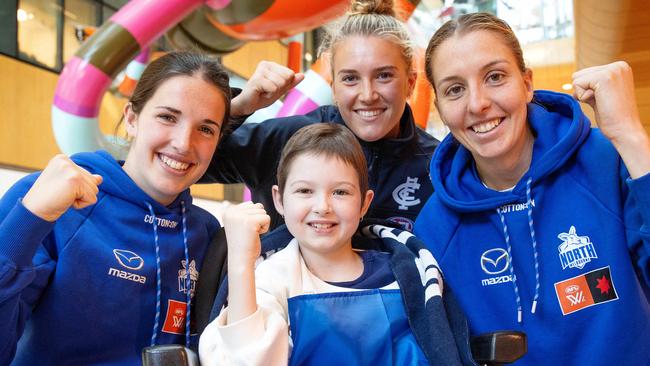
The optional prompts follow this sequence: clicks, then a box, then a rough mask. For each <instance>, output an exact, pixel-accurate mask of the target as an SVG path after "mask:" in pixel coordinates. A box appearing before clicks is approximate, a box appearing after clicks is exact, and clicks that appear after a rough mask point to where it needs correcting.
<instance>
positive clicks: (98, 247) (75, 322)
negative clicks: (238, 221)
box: [0, 151, 219, 365]
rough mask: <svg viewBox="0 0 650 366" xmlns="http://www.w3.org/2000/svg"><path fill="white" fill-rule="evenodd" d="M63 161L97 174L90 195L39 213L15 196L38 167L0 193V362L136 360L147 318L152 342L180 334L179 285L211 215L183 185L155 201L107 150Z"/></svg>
mask: <svg viewBox="0 0 650 366" xmlns="http://www.w3.org/2000/svg"><path fill="white" fill-rule="evenodd" d="M72 160H73V161H74V162H75V163H76V164H78V165H80V166H81V167H83V168H85V169H86V170H88V171H90V172H91V173H95V174H99V175H101V176H102V177H103V182H102V184H101V185H100V187H99V188H100V190H99V194H98V195H97V203H96V204H94V205H92V206H89V207H87V208H84V209H81V210H75V209H69V210H68V211H66V213H65V214H64V215H63V216H61V217H60V218H59V219H58V220H57V221H56V222H54V223H49V222H46V221H44V220H42V219H40V218H39V217H37V216H35V215H33V214H32V213H31V212H30V211H28V210H27V209H26V208H25V207H24V206H23V205H22V202H21V198H22V197H23V196H24V195H25V193H26V192H27V191H28V190H29V188H30V187H31V186H32V185H33V183H34V181H35V180H36V178H37V177H38V173H36V174H32V175H29V176H27V177H25V178H23V179H22V180H20V181H19V182H18V183H16V184H15V185H14V186H13V187H12V188H11V189H10V190H9V191H8V192H7V194H6V195H5V196H4V197H3V198H2V200H1V201H0V220H1V221H0V313H1V314H2V315H3V319H4V322H3V326H2V327H0V364H3V365H4V364H7V363H9V362H10V361H11V359H12V357H13V356H14V353H15V359H14V363H13V364H16V365H64V364H78V365H88V364H104V365H128V364H131V365H140V364H141V361H140V351H141V349H142V348H143V347H147V346H149V345H150V344H151V342H152V338H153V337H152V335H153V334H154V324H155V323H156V321H157V323H158V324H157V326H156V327H155V328H156V332H155V334H156V336H155V340H153V341H154V342H155V343H156V344H171V343H178V344H185V343H186V336H185V307H186V305H185V304H186V301H187V289H188V288H189V290H190V294H191V295H192V296H193V292H194V286H195V284H196V280H197V279H198V271H200V268H199V267H200V265H201V263H202V261H203V255H204V252H205V250H206V247H207V245H208V243H209V240H210V238H211V236H212V235H213V233H214V232H215V231H216V230H217V229H218V227H219V223H218V222H217V220H216V219H215V218H214V217H213V216H212V215H210V214H209V213H208V212H206V211H204V210H202V209H200V208H198V207H196V206H193V205H192V199H191V197H190V194H189V190H187V191H185V192H183V193H181V194H180V195H179V197H178V198H177V199H176V200H175V201H174V202H173V203H172V204H170V205H169V206H167V207H165V206H162V205H161V204H159V203H157V202H156V201H154V200H153V199H152V198H151V197H149V196H148V195H147V194H146V193H144V192H143V191H142V190H141V189H140V188H139V187H138V186H136V185H135V183H134V182H133V181H132V180H131V178H129V176H128V175H127V174H126V172H124V170H123V169H122V167H121V166H120V164H119V163H118V162H117V161H115V160H114V159H113V158H112V157H111V156H110V155H109V154H108V153H106V152H101V151H100V152H97V153H81V154H77V155H74V156H72ZM183 205H184V206H185V212H184V213H182V206H183ZM183 216H184V218H185V221H186V222H185V226H186V229H187V230H186V233H185V234H184V233H183V226H184V224H183ZM154 227H155V232H154ZM155 234H157V235H155ZM184 239H186V243H187V245H186V246H187V248H188V254H189V255H188V256H189V265H187V262H186V260H185V253H184V252H185V245H184ZM156 247H158V249H159V254H160V277H161V285H160V295H159V296H157V276H156V267H157V266H156V259H155V258H156V255H155V252H156ZM187 271H189V281H185V279H186V278H187V277H188V276H187V275H188V272H187ZM157 300H159V304H160V306H159V311H158V312H157ZM157 313H158V317H156V315H157ZM190 317H191V315H190ZM191 338H193V339H192V342H196V341H198V339H195V338H196V337H191ZM17 342H18V343H17Z"/></svg>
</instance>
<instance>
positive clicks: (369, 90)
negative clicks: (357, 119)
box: [359, 80, 377, 103]
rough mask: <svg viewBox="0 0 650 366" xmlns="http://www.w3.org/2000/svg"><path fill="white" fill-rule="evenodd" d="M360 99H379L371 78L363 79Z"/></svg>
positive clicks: (365, 100)
mask: <svg viewBox="0 0 650 366" xmlns="http://www.w3.org/2000/svg"><path fill="white" fill-rule="evenodd" d="M359 99H360V100H361V101H362V102H365V103H368V102H372V101H374V100H375V99H377V93H376V90H375V86H374V85H373V82H372V81H371V80H363V81H362V82H361V90H360V93H359Z"/></svg>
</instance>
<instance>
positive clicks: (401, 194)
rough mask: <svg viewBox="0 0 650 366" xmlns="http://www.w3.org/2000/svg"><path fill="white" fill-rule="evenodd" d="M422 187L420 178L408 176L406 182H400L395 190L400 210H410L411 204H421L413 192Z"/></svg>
mask: <svg viewBox="0 0 650 366" xmlns="http://www.w3.org/2000/svg"><path fill="white" fill-rule="evenodd" d="M418 189H420V184H419V183H418V178H417V177H415V178H411V177H406V182H404V183H402V184H400V185H398V186H397V188H395V190H393V199H394V200H395V202H397V204H398V205H399V206H398V207H397V208H399V209H400V210H408V209H409V206H415V205H418V204H420V199H419V198H417V199H416V198H415V196H413V194H414V193H415V191H417V190H418Z"/></svg>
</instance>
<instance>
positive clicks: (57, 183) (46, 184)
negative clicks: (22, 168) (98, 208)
mask: <svg viewBox="0 0 650 366" xmlns="http://www.w3.org/2000/svg"><path fill="white" fill-rule="evenodd" d="M101 183H102V177H101V176H100V175H97V174H91V173H89V172H88V171H87V170H85V169H84V168H82V167H80V166H78V165H77V164H75V163H74V162H73V161H72V160H70V158H69V157H67V156H66V155H63V154H59V155H56V156H55V157H53V158H52V160H50V161H49V162H48V163H47V166H46V167H45V169H44V170H43V171H42V172H41V175H40V176H39V177H38V179H36V182H34V185H33V186H32V188H30V189H29V191H28V192H27V194H26V195H25V197H24V198H23V206H25V208H27V209H28V210H29V211H31V212H32V213H33V214H34V215H36V216H38V217H40V218H42V219H43V220H46V221H50V222H52V221H56V220H57V219H58V218H59V217H61V215H63V213H65V212H66V211H67V210H68V209H69V208H70V207H73V208H76V209H81V208H84V207H87V206H90V205H93V204H95V203H96V202H97V193H98V192H99V187H98V186H99V185H100V184H101Z"/></svg>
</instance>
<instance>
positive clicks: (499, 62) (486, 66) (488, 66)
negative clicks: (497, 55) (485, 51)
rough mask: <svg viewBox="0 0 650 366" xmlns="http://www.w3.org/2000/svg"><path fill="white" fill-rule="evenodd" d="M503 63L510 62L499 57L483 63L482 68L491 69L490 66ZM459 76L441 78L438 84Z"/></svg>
mask: <svg viewBox="0 0 650 366" xmlns="http://www.w3.org/2000/svg"><path fill="white" fill-rule="evenodd" d="M501 63H506V64H507V63H508V60H506V59H498V60H494V61H491V62H488V63H487V64H485V65H483V66H482V67H481V70H485V69H489V68H490V67H493V66H495V65H498V64H501ZM457 78H458V77H457V76H456V75H452V76H447V77H446V78H444V79H442V80H440V81H439V82H438V83H437V84H438V85H440V84H444V83H446V82H448V81H451V80H454V79H457Z"/></svg>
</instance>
